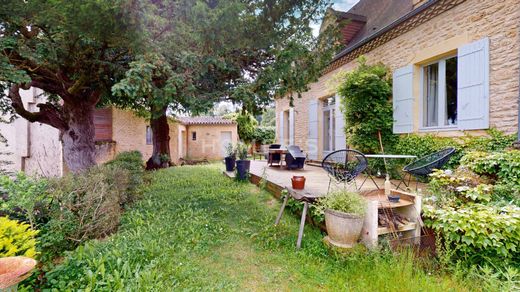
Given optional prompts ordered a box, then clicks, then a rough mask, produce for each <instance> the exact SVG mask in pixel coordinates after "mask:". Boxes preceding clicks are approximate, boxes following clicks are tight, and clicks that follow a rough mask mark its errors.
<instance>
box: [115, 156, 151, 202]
mask: <svg viewBox="0 0 520 292" xmlns="http://www.w3.org/2000/svg"><path fill="white" fill-rule="evenodd" d="M106 165H107V166H111V167H116V168H121V169H124V170H127V171H128V174H129V179H128V186H127V187H126V190H125V192H123V193H122V197H121V202H120V203H121V204H122V205H126V204H127V203H131V202H133V201H135V199H136V196H137V195H138V189H139V186H140V185H142V184H143V176H144V166H143V155H142V154H141V152H139V151H128V152H121V153H119V154H118V155H117V156H116V157H115V159H114V160H112V161H109V162H107V163H106Z"/></svg>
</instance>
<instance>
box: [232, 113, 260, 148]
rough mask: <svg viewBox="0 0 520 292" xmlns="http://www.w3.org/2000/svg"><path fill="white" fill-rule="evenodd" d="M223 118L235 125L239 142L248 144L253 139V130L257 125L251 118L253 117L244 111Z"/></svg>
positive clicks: (253, 118)
mask: <svg viewBox="0 0 520 292" xmlns="http://www.w3.org/2000/svg"><path fill="white" fill-rule="evenodd" d="M225 117H226V118H229V119H231V120H233V121H235V122H236V123H237V130H238V136H239V137H240V139H241V140H243V141H244V142H246V143H249V142H251V141H253V140H254V139H255V137H254V134H255V128H256V126H257V125H258V121H257V120H256V119H255V117H253V115H251V114H250V113H248V112H247V111H245V112H240V113H233V114H229V115H226V116H225Z"/></svg>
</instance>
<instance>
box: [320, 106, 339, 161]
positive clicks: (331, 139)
mask: <svg viewBox="0 0 520 292" xmlns="http://www.w3.org/2000/svg"><path fill="white" fill-rule="evenodd" d="M330 99H332V101H333V102H332V103H330V102H329V100H330ZM336 101H337V98H336V96H330V97H328V98H326V99H324V100H322V101H321V112H320V113H321V117H322V121H323V123H322V126H321V127H322V132H323V141H322V147H323V156H326V155H328V154H330V153H332V152H334V151H335V150H336V145H335V144H336V141H335V139H336V137H335V135H336ZM326 111H328V112H329V128H330V129H329V131H326V129H325V112H326ZM326 132H328V144H329V149H325V137H326V135H327V133H326Z"/></svg>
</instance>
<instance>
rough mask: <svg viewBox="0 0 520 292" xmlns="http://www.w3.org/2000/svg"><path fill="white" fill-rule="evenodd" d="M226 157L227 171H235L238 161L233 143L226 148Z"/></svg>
mask: <svg viewBox="0 0 520 292" xmlns="http://www.w3.org/2000/svg"><path fill="white" fill-rule="evenodd" d="M225 151H226V157H224V161H225V162H226V171H233V170H235V161H236V150H235V148H234V147H233V143H231V142H230V143H228V144H227V145H226V147H225Z"/></svg>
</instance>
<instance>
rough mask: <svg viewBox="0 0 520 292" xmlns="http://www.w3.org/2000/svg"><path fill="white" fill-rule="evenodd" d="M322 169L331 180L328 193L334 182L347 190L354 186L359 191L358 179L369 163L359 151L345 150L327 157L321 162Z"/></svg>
mask: <svg viewBox="0 0 520 292" xmlns="http://www.w3.org/2000/svg"><path fill="white" fill-rule="evenodd" d="M321 167H323V169H324V170H325V171H326V172H327V173H328V175H329V178H330V180H329V187H328V189H327V193H329V191H330V186H331V184H332V182H333V181H334V182H336V183H338V184H343V186H344V187H345V188H346V187H347V185H352V184H353V185H354V187H355V189H356V190H358V188H357V186H356V177H357V176H358V175H360V174H361V173H362V172H363V171H365V170H366V169H367V167H368V161H367V158H366V157H365V155H364V154H363V153H361V152H359V151H357V150H350V149H343V150H337V151H334V152H332V153H330V154H329V155H327V156H326V157H325V159H323V161H322V162H321ZM361 186H362V185H361ZM361 186H360V188H361Z"/></svg>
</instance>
